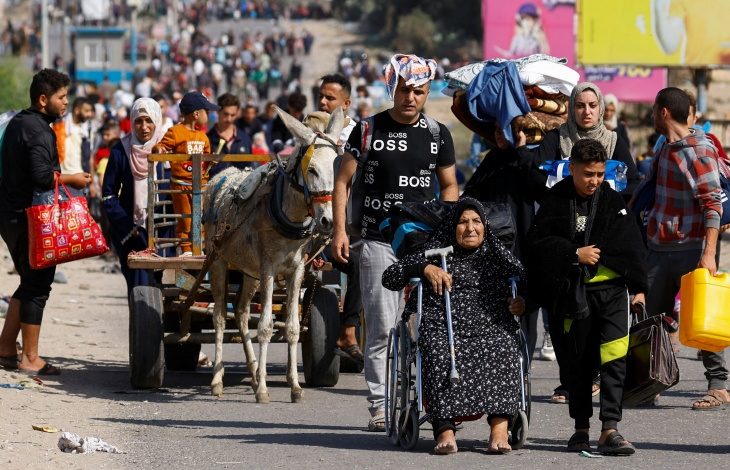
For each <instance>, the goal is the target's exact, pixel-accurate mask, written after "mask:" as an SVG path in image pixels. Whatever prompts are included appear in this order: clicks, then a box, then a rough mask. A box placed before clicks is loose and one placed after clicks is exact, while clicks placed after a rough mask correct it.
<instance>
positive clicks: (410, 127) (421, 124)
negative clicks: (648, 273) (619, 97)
mask: <svg viewBox="0 0 730 470" xmlns="http://www.w3.org/2000/svg"><path fill="white" fill-rule="evenodd" d="M372 127H373V128H372V129H370V130H369V134H370V135H371V136H372V140H371V143H370V150H369V151H368V153H367V157H366V161H365V162H364V164H363V167H362V171H363V183H364V184H363V188H364V194H363V208H362V211H361V213H362V221H361V224H362V230H361V236H362V237H363V238H367V239H370V240H379V241H382V240H383V237H382V235H381V234H380V229H379V226H380V223H381V222H382V221H383V219H385V217H386V216H387V214H388V209H390V207H391V206H392V205H393V204H400V203H402V202H426V201H430V200H432V199H434V198H435V197H436V188H437V181H436V172H435V170H436V168H442V167H448V166H451V165H453V164H454V163H455V159H454V143H453V140H452V138H451V133H450V132H449V130H448V129H447V128H446V126H444V125H443V124H439V128H440V131H439V134H440V138H441V143H440V145H437V143H436V142H435V141H434V138H433V134H432V133H431V130H430V129H429V128H428V122H427V120H426V118H425V117H424V116H423V114H422V115H421V117H420V118H419V119H418V121H416V123H415V124H401V123H399V122H396V121H395V120H394V119H393V118H391V117H390V114H389V113H388V111H384V112H382V113H378V114H376V115H375V116H374V121H373V126H372ZM362 146H363V136H362V125H357V126H355V128H354V129H353V130H352V133H351V134H350V138H349V140H348V141H347V144H346V146H345V151H346V152H349V153H351V154H352V155H353V156H354V157H355V158H356V159H358V160H361V149H362ZM437 149H438V150H437ZM355 189H357V188H355Z"/></svg>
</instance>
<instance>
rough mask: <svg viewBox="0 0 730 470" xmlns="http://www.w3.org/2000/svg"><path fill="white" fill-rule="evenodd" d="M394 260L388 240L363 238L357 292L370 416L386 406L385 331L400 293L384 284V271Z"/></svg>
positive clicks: (396, 308) (396, 306) (387, 329)
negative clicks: (363, 330)
mask: <svg viewBox="0 0 730 470" xmlns="http://www.w3.org/2000/svg"><path fill="white" fill-rule="evenodd" d="M396 261H397V258H396V257H395V255H394V254H393V250H392V249H391V248H390V245H388V244H387V243H383V242H377V241H372V240H363V245H362V252H361V254H360V291H361V292H362V306H363V311H364V313H365V381H366V382H367V385H368V389H369V390H370V394H369V395H368V401H369V402H370V414H371V415H372V416H375V415H376V414H377V413H378V412H380V411H382V410H383V409H384V406H385V404H384V402H385V364H386V361H387V359H388V352H387V348H388V333H389V332H390V329H391V328H392V327H393V326H394V325H395V321H396V318H397V317H398V307H399V303H400V298H401V293H400V292H393V291H390V290H388V289H386V288H385V287H383V272H384V271H385V270H386V269H387V268H388V267H390V265H392V264H394V263H395V262H396Z"/></svg>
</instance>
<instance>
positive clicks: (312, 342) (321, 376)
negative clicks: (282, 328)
mask: <svg viewBox="0 0 730 470" xmlns="http://www.w3.org/2000/svg"><path fill="white" fill-rule="evenodd" d="M309 312H310V318H309V331H307V334H306V335H303V337H302V363H303V364H304V382H305V383H306V384H307V386H309V387H333V386H335V385H337V381H338V380H339V378H340V357H339V356H338V355H336V354H335V347H336V342H337V337H338V336H339V334H340V309H339V305H338V300H337V295H335V293H334V292H332V291H330V290H328V289H323V288H319V289H317V291H316V292H315V293H314V299H313V300H312V307H311V309H310V311H309Z"/></svg>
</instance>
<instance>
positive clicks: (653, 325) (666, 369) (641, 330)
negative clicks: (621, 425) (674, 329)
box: [623, 304, 679, 407]
mask: <svg viewBox="0 0 730 470" xmlns="http://www.w3.org/2000/svg"><path fill="white" fill-rule="evenodd" d="M636 305H637V306H636V307H634V306H632V307H633V308H635V309H637V310H638V311H636V310H634V315H633V318H634V324H633V325H632V326H631V329H630V330H629V351H628V354H627V355H626V381H625V382H624V399H623V405H624V406H629V407H630V406H637V405H639V404H641V403H646V402H648V401H651V400H652V399H653V398H654V396H656V395H657V394H658V393H661V392H663V391H664V390H667V389H668V388H670V387H673V386H674V385H676V384H677V382H679V366H678V365H677V358H676V357H675V356H674V349H672V343H671V341H670V339H669V330H670V328H671V327H670V322H671V320H670V319H669V318H666V317H665V316H664V315H654V316H652V317H648V318H647V313H646V309H645V307H644V305H643V304H636Z"/></svg>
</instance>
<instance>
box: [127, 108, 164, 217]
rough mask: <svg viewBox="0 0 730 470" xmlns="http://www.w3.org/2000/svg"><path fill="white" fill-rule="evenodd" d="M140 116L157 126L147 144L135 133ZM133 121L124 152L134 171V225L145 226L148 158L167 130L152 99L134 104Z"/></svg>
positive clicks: (160, 113) (131, 115)
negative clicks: (135, 125) (135, 126)
mask: <svg viewBox="0 0 730 470" xmlns="http://www.w3.org/2000/svg"><path fill="white" fill-rule="evenodd" d="M140 116H147V117H149V118H150V120H152V123H153V124H154V125H155V130H154V132H153V133H152V137H151V138H150V140H148V141H147V142H144V143H143V142H140V141H139V139H138V138H137V134H136V133H135V132H134V122H135V121H136V120H137V118H139V117H140ZM130 118H131V120H132V132H130V133H129V134H128V135H127V136H125V137H124V138H123V139H122V145H123V146H124V151H125V153H126V154H127V157H129V166H130V168H131V169H132V177H133V178H134V215H133V217H134V223H135V225H140V226H145V222H146V219H147V175H148V173H149V165H148V163H147V156H148V155H149V154H150V153H152V147H154V146H155V145H156V144H157V143H158V142H159V141H160V140H161V139H162V136H163V135H165V129H164V127H163V126H162V111H161V110H160V105H159V104H158V103H157V101H155V100H153V99H152V98H139V99H138V100H137V101H135V102H134V104H132V111H131V113H130Z"/></svg>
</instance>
